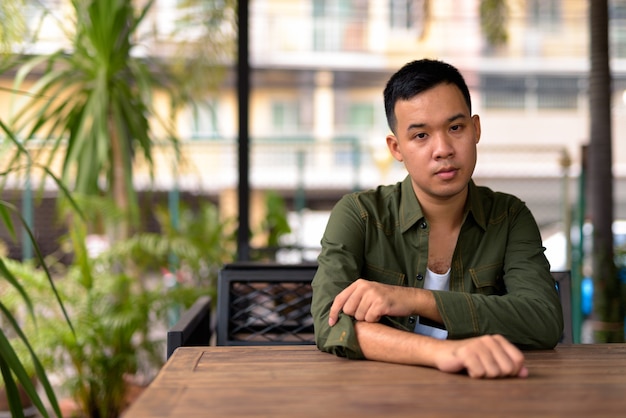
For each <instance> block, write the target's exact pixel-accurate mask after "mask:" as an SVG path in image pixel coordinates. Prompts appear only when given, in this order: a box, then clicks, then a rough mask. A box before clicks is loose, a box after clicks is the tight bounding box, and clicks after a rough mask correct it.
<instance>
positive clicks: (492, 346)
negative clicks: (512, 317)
mask: <svg viewBox="0 0 626 418" xmlns="http://www.w3.org/2000/svg"><path fill="white" fill-rule="evenodd" d="M442 342H445V343H446V346H447V347H450V349H449V350H448V349H445V350H441V351H439V354H438V356H437V359H436V360H435V365H436V367H437V368H438V369H439V370H441V371H444V372H450V373H456V372H460V371H462V370H466V371H467V374H468V375H469V376H470V377H473V378H495V377H527V376H528V369H527V368H526V367H525V366H524V355H523V354H522V352H521V351H520V350H519V349H518V348H517V347H515V346H514V345H513V344H511V343H510V342H509V341H507V340H506V338H504V337H503V336H501V335H484V336H481V337H476V338H469V339H467V340H446V341H442Z"/></svg>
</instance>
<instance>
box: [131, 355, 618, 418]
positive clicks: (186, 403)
mask: <svg viewBox="0 0 626 418" xmlns="http://www.w3.org/2000/svg"><path fill="white" fill-rule="evenodd" d="M525 355H526V365H527V366H528V368H529V371H530V376H529V377H528V378H526V379H517V378H508V379H495V380H476V379H471V378H469V377H468V376H467V375H464V374H447V373H443V372H440V371H438V370H434V369H431V368H427V367H415V366H404V365H396V364H388V363H381V362H374V361H359V360H347V359H344V358H338V357H335V356H333V355H331V354H327V353H323V352H320V351H318V350H317V349H316V348H315V347H314V346H255V347H184V348H179V349H178V350H177V351H176V352H175V353H174V354H173V356H172V357H171V358H170V360H169V361H168V362H167V364H165V366H164V367H163V369H162V370H161V371H160V372H159V374H158V376H157V377H156V378H155V380H154V381H153V382H152V383H151V384H150V386H149V387H148V388H147V389H146V390H145V391H144V393H143V394H142V395H141V396H140V398H139V399H138V400H137V401H136V402H135V403H133V404H132V405H131V407H130V408H129V410H128V411H127V412H126V413H125V414H124V418H143V417H150V418H157V417H272V418H279V417H296V418H300V417H385V418H387V417H417V416H419V417H478V416H480V417H542V416H550V417H561V416H563V417H617V416H626V344H590V345H582V344H581V345H559V346H557V348H556V349H555V350H546V351H528V352H526V353H525Z"/></svg>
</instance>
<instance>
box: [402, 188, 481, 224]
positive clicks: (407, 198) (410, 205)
mask: <svg viewBox="0 0 626 418" xmlns="http://www.w3.org/2000/svg"><path fill="white" fill-rule="evenodd" d="M400 187H401V193H400V230H401V231H402V233H404V232H406V231H407V230H408V229H409V228H411V227H412V226H413V225H414V224H415V223H416V222H417V221H419V220H420V219H422V218H423V217H424V214H423V212H422V207H421V206H420V204H419V201H418V200H417V196H415V191H414V190H413V184H412V182H411V176H406V178H405V179H404V180H403V181H402V184H401V186H400ZM464 212H465V215H464V218H465V219H464V221H465V220H467V217H468V214H470V213H471V215H472V218H473V219H474V221H475V222H476V223H477V224H478V226H480V227H481V228H482V229H483V230H486V229H487V227H486V223H485V212H484V210H483V206H482V205H481V201H480V196H479V193H478V187H477V186H476V184H475V183H474V180H470V182H469V191H468V199H467V202H465V210H464Z"/></svg>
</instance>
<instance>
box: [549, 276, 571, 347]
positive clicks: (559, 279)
mask: <svg viewBox="0 0 626 418" xmlns="http://www.w3.org/2000/svg"><path fill="white" fill-rule="evenodd" d="M552 277H554V281H555V282H556V288H557V290H558V292H559V297H560V298H561V306H562V307H563V337H562V338H561V343H562V344H572V343H573V342H574V336H573V332H574V328H573V325H572V279H571V277H572V275H571V272H570V271H553V272H552Z"/></svg>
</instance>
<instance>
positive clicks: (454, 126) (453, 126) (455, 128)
mask: <svg viewBox="0 0 626 418" xmlns="http://www.w3.org/2000/svg"><path fill="white" fill-rule="evenodd" d="M462 128H463V126H461V125H452V126H451V127H450V130H451V131H452V132H456V131H460V130H461V129H462Z"/></svg>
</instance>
